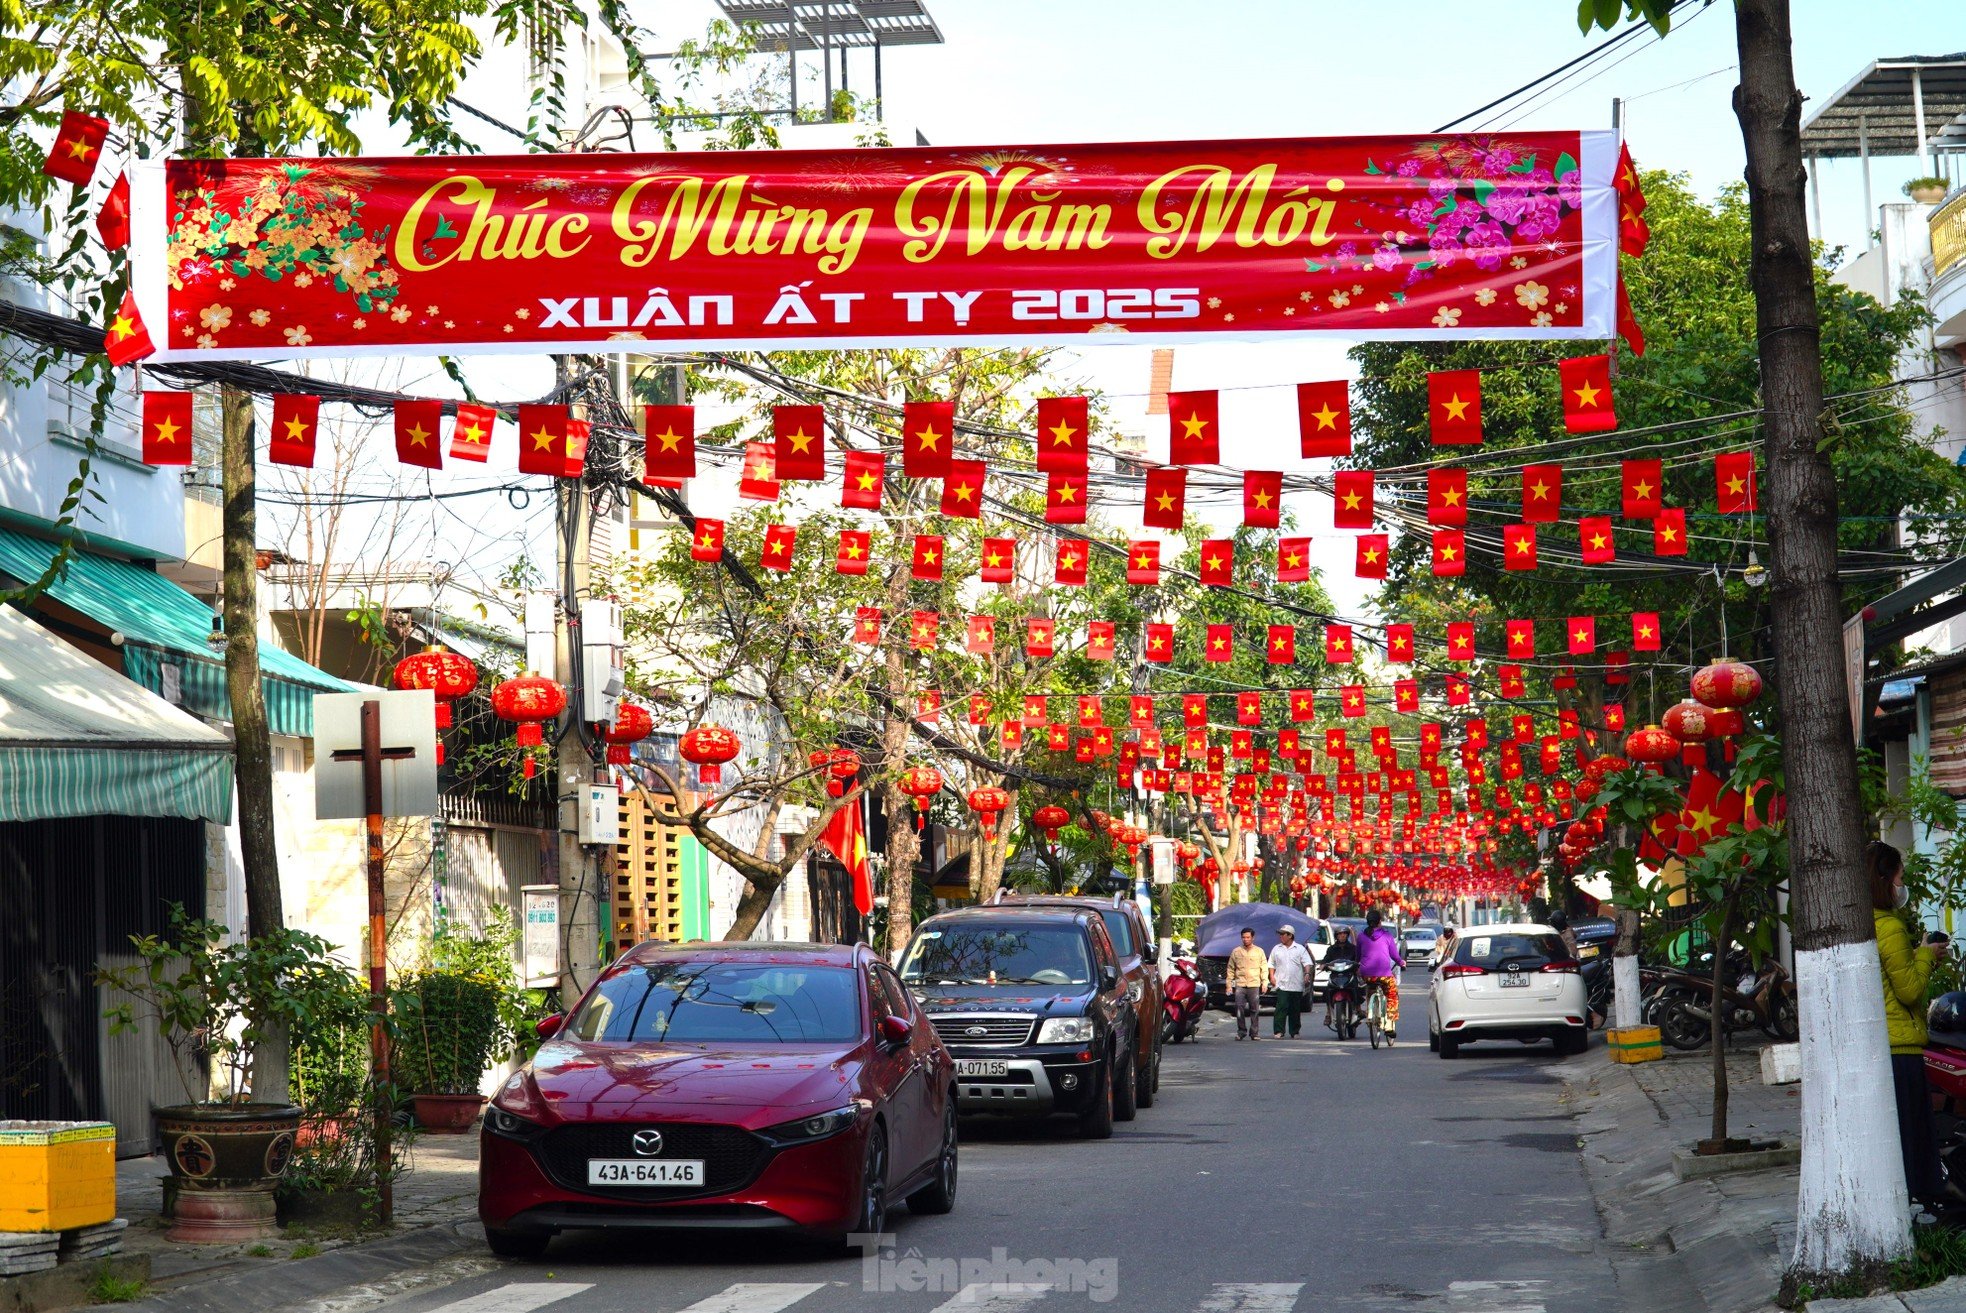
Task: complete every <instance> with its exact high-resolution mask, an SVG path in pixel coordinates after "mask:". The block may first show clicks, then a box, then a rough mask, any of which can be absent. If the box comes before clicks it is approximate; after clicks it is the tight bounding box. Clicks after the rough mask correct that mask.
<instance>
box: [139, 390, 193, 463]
mask: <svg viewBox="0 0 1966 1313" xmlns="http://www.w3.org/2000/svg"><path fill="white" fill-rule="evenodd" d="M143 459H144V462H145V463H146V464H149V465H189V464H190V463H191V394H190V393H189V392H145V393H144V394H143Z"/></svg>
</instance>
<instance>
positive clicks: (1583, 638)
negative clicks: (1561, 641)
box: [1566, 615, 1597, 656]
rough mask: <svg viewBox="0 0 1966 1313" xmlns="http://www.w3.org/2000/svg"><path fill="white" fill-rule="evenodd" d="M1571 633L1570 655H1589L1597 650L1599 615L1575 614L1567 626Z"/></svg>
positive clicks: (1568, 631) (1567, 630)
mask: <svg viewBox="0 0 1966 1313" xmlns="http://www.w3.org/2000/svg"><path fill="white" fill-rule="evenodd" d="M1566 632H1567V633H1568V634H1569V635H1570V655H1571V656H1589V655H1590V654H1591V653H1592V652H1595V651H1596V650H1597V617H1595V616H1588V615H1573V616H1571V617H1570V623H1569V625H1568V626H1567V627H1566Z"/></svg>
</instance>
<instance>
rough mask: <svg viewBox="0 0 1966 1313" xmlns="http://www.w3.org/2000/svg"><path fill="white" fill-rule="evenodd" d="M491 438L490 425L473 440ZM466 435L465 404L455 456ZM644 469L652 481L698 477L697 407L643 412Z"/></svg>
mask: <svg viewBox="0 0 1966 1313" xmlns="http://www.w3.org/2000/svg"><path fill="white" fill-rule="evenodd" d="M490 437H491V428H490V426H489V425H487V426H486V427H485V431H484V435H483V438H472V439H470V440H471V441H473V442H478V441H484V440H489V438H490ZM464 438H465V426H464V407H462V406H459V407H458V408H457V424H456V425H455V426H454V427H453V428H452V429H451V455H453V456H458V455H462V454H463V453H462V452H460V451H459V450H457V447H458V444H459V443H460V442H461V441H463V440H464ZM473 459H476V460H483V459H484V457H482V456H478V457H474V458H473ZM642 470H643V473H644V474H645V476H646V477H647V478H648V479H649V480H650V481H651V482H653V481H654V480H656V479H677V480H680V479H693V478H695V477H696V407H695V406H650V407H648V408H647V409H646V410H645V411H643V412H642ZM672 486H673V485H672Z"/></svg>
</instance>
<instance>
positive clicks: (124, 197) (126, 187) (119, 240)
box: [96, 173, 130, 251]
mask: <svg viewBox="0 0 1966 1313" xmlns="http://www.w3.org/2000/svg"><path fill="white" fill-rule="evenodd" d="M96 236H98V237H100V238H102V245H103V249H105V250H110V251H120V250H122V249H123V248H124V247H125V246H128V245H129V244H130V175H129V174H127V173H119V174H117V175H116V181H115V183H114V184H112V185H111V186H110V188H109V195H107V196H105V197H103V198H102V208H101V209H100V210H97V211H96Z"/></svg>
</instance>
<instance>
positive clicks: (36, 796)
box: [0, 672, 232, 825]
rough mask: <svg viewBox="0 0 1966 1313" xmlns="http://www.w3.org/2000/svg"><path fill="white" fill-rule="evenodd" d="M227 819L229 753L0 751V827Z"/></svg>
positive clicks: (110, 749)
mask: <svg viewBox="0 0 1966 1313" xmlns="http://www.w3.org/2000/svg"><path fill="white" fill-rule="evenodd" d="M111 673H112V674H113V672H111ZM231 815H232V754H231V753H230V752H229V751H227V752H213V751H210V750H203V751H199V750H191V749H173V748H152V747H149V746H147V745H141V746H130V747H125V746H123V745H116V746H107V745H99V746H96V747H88V748H58V747H48V746H36V747H11V746H7V745H4V744H0V821H45V820H52V819H54V818H55V817H58V816H181V817H184V818H185V819H187V820H206V821H215V822H217V823H218V824H220V825H224V824H227V823H228V822H229V821H230V820H231Z"/></svg>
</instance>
